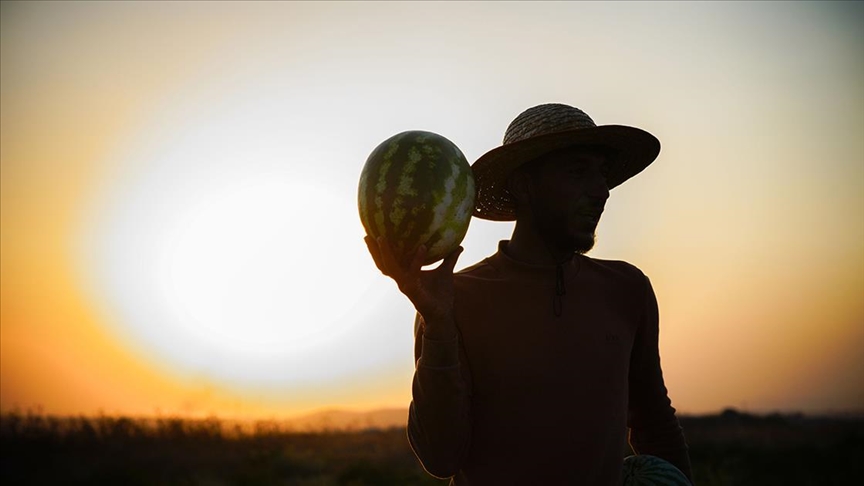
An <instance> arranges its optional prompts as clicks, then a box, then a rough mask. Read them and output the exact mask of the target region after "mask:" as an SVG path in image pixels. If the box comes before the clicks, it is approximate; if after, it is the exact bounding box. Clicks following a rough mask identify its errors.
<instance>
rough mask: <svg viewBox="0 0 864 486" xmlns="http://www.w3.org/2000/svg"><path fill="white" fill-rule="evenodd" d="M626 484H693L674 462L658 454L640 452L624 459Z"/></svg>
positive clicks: (639, 485) (640, 485)
mask: <svg viewBox="0 0 864 486" xmlns="http://www.w3.org/2000/svg"><path fill="white" fill-rule="evenodd" d="M621 484H623V485H624V486H691V483H690V481H689V480H688V479H687V476H685V475H684V473H683V472H681V470H680V469H678V468H677V467H675V465H674V464H672V463H670V462H668V461H666V460H664V459H661V458H659V457H656V456H652V455H648V454H640V455H636V456H628V457H626V458H625V459H624V471H623V477H622V482H621Z"/></svg>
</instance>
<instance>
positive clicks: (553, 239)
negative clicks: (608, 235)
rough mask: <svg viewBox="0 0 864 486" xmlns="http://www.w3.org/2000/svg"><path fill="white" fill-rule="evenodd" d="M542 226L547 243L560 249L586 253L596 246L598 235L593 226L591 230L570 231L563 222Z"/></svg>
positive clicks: (566, 251) (542, 232)
mask: <svg viewBox="0 0 864 486" xmlns="http://www.w3.org/2000/svg"><path fill="white" fill-rule="evenodd" d="M549 223H551V222H547V224H544V225H542V226H541V235H542V237H543V239H544V240H545V241H546V244H547V245H549V246H552V247H553V248H555V249H556V250H558V251H561V252H565V253H578V254H580V255H584V254H586V253H588V252H589V251H591V249H592V248H594V243H595V242H596V241H597V235H596V233H595V232H594V229H596V228H593V229H591V230H590V231H588V230H585V231H568V230H567V229H565V228H566V226H565V225H563V224H560V223H559V224H549Z"/></svg>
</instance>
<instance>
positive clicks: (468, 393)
mask: <svg viewBox="0 0 864 486" xmlns="http://www.w3.org/2000/svg"><path fill="white" fill-rule="evenodd" d="M506 245H507V241H502V242H501V243H499V248H498V252H497V253H495V254H494V255H492V256H491V257H489V258H486V259H484V260H483V261H481V262H479V263H477V264H475V265H473V266H471V267H469V268H466V269H464V270H462V271H461V272H458V273H456V274H455V275H454V286H455V301H454V318H455V321H456V326H457V330H458V333H457V338H456V339H454V340H452V341H446V342H445V341H433V340H430V339H426V338H425V337H424V335H423V328H424V323H423V321H422V317H420V316H418V317H417V320H416V322H415V324H416V326H415V335H416V341H415V360H416V369H415V374H414V382H413V400H412V402H411V406H410V409H409V418H408V438H409V441H410V443H411V447H412V448H413V450H414V453H415V454H416V455H417V457H418V458H419V460H420V462H421V463H422V464H423V467H424V468H425V469H426V471H427V472H429V473H430V474H432V475H434V476H437V477H440V478H450V477H452V480H451V483H450V484H451V485H455V486H487V485H491V486H505V485H516V484H518V485H539V484H542V485H552V486H554V485H598V486H613V485H614V486H618V485H619V484H620V483H621V470H622V459H623V457H624V455H625V452H626V447H627V441H628V434H627V431H628V428H629V443H630V446H631V447H632V449H633V450H634V451H635V452H637V453H640V454H651V455H655V456H658V457H661V458H664V459H666V460H667V461H670V462H671V463H673V464H674V465H676V466H677V467H678V468H679V469H681V470H682V471H683V472H684V473H685V474H686V475H687V476H688V477H690V461H689V456H688V452H687V445H686V442H685V440H684V435H683V432H682V429H681V427H680V425H679V422H678V419H677V417H676V415H675V409H674V408H673V407H672V404H671V401H670V399H669V398H668V394H667V390H666V387H665V384H664V381H663V375H662V371H661V367H660V356H659V351H658V335H659V323H658V308H657V300H656V297H655V295H654V291H653V289H652V287H651V283H650V281H649V280H648V278H647V277H646V276H645V275H644V274H643V273H642V272H641V271H640V270H639V269H637V268H636V267H634V266H632V265H630V264H628V263H625V262H621V261H607V260H599V259H594V258H589V257H587V256H584V255H575V256H574V257H573V258H572V259H571V260H570V261H568V262H567V263H565V264H563V274H561V273H556V272H557V271H558V270H557V269H556V266H555V265H532V264H526V263H522V262H519V261H516V260H514V259H512V258H510V257H509V256H508V255H507V254H506ZM556 283H557V286H558V289H559V293H560V290H563V291H564V295H562V296H560V300H559V301H558V302H554V299H555V297H554V296H555V294H556ZM562 284H563V285H562Z"/></svg>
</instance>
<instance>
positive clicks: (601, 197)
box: [529, 149, 609, 253]
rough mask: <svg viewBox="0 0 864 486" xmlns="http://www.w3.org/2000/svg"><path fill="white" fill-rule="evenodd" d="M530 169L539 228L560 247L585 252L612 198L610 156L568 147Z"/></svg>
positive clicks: (531, 200) (550, 155) (591, 244)
mask: <svg viewBox="0 0 864 486" xmlns="http://www.w3.org/2000/svg"><path fill="white" fill-rule="evenodd" d="M537 164H538V165H537V166H536V168H534V170H531V171H530V174H531V176H530V183H529V185H530V188H529V190H530V202H531V206H532V208H533V211H532V212H533V216H534V219H535V221H536V222H537V225H538V230H539V231H540V232H541V234H542V235H543V236H544V238H546V239H547V241H549V242H550V243H552V244H554V245H555V246H557V247H559V248H561V249H567V250H572V251H575V252H578V253H586V252H588V251H589V250H590V249H591V248H592V247H593V246H594V239H595V235H594V231H595V229H596V228H597V223H598V221H599V220H600V215H601V214H602V213H603V208H604V207H605V205H606V199H608V198H609V188H608V186H607V183H606V174H607V173H608V170H607V158H606V156H604V155H603V154H602V153H601V152H598V151H585V150H584V149H565V150H559V151H556V152H552V153H550V154H548V155H546V156H544V157H543V158H542V159H540V160H538V161H537Z"/></svg>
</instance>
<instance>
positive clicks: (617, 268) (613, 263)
mask: <svg viewBox="0 0 864 486" xmlns="http://www.w3.org/2000/svg"><path fill="white" fill-rule="evenodd" d="M582 257H583V258H584V259H585V260H584V261H585V262H586V263H587V265H589V266H590V267H591V268H592V269H593V270H594V271H596V272H598V273H601V274H604V275H606V276H608V277H610V278H617V279H623V280H637V281H640V282H641V281H644V280H645V279H646V278H647V277H646V276H645V274H644V273H643V272H642V270H640V269H639V267H637V266H636V265H633V264H632V263H629V262H625V261H623V260H606V259H601V258H593V257H589V256H586V255H582Z"/></svg>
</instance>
